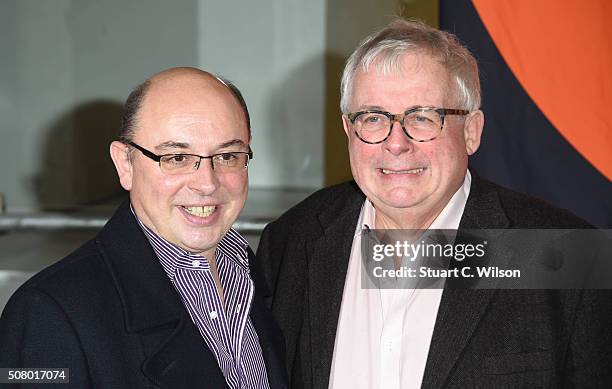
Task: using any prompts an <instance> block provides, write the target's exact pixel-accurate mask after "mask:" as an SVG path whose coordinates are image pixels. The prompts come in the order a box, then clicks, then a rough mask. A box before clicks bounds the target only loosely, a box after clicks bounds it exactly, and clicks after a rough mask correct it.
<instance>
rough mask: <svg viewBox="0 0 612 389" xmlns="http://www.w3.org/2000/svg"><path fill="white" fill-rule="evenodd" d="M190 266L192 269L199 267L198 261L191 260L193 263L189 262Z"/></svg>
mask: <svg viewBox="0 0 612 389" xmlns="http://www.w3.org/2000/svg"><path fill="white" fill-rule="evenodd" d="M191 265H192V266H193V267H200V261H198V260H197V259H196V260H193V261H191Z"/></svg>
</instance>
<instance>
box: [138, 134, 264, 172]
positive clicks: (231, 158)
mask: <svg viewBox="0 0 612 389" xmlns="http://www.w3.org/2000/svg"><path fill="white" fill-rule="evenodd" d="M128 144H129V145H130V146H133V147H134V148H136V149H137V150H139V151H140V152H141V153H142V154H143V155H144V156H146V157H149V158H151V159H152V160H154V161H155V162H157V163H159V168H160V169H161V171H162V172H164V173H165V174H190V173H193V172H195V171H196V170H198V169H199V168H200V163H201V162H202V159H210V163H211V166H212V169H213V170H214V171H218V172H236V171H239V170H243V169H246V168H247V167H248V166H249V161H250V160H251V159H253V151H252V150H251V147H250V146H249V151H227V152H224V153H219V154H213V155H209V156H203V155H196V154H183V153H175V154H163V155H157V154H155V153H153V152H151V151H149V150H147V149H145V148H144V147H142V146H140V145H137V144H136V143H134V142H128Z"/></svg>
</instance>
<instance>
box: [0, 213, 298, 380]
mask: <svg viewBox="0 0 612 389" xmlns="http://www.w3.org/2000/svg"><path fill="white" fill-rule="evenodd" d="M249 251H250V250H249ZM250 257H251V259H252V258H253V254H252V252H250ZM251 262H252V261H251ZM255 290H256V293H255V297H254V300H253V306H252V309H251V319H252V322H253V325H254V327H255V329H256V331H257V335H258V336H259V341H260V344H261V348H262V350H263V356H264V360H265V363H266V369H267V373H268V378H269V381H270V386H271V388H284V387H286V373H285V366H284V357H283V353H284V350H283V340H282V335H280V331H279V330H278V327H277V326H276V324H275V323H274V321H273V319H272V317H271V315H270V313H269V311H268V309H267V308H266V307H265V306H264V304H263V300H262V299H261V296H260V293H259V292H260V291H259V287H258V285H256V289H255ZM0 367H37V368H41V367H56V368H59V367H67V368H69V369H70V385H59V387H62V388H103V389H108V388H172V389H175V388H215V389H216V388H225V387H227V384H226V382H225V379H224V377H223V374H222V372H221V370H220V369H219V367H218V365H217V361H216V359H215V357H214V355H213V354H212V352H211V351H210V350H209V349H208V346H207V345H206V343H205V341H204V339H203V338H202V336H201V335H200V333H199V332H198V329H197V327H196V326H195V325H194V324H193V322H192V321H191V318H190V317H189V314H188V312H187V310H186V309H185V307H184V306H183V304H182V302H181V300H180V297H179V295H178V294H177V292H176V291H175V289H174V287H173V286H172V284H171V282H170V280H169V279H168V276H167V275H166V273H165V272H164V270H163V268H162V266H161V264H160V263H159V260H158V259H157V257H156V255H155V253H154V251H153V249H152V247H151V245H150V244H149V242H148V240H147V238H146V236H145V235H144V234H143V232H142V230H141V229H140V227H139V226H138V224H137V222H136V219H135V218H134V216H133V214H132V212H131V211H130V207H129V203H128V202H125V203H124V204H122V205H121V207H120V208H119V209H118V211H117V212H116V213H115V215H114V216H113V217H112V218H111V219H110V221H109V222H108V223H107V224H106V226H105V227H104V228H103V229H102V230H101V231H100V233H99V234H98V235H97V237H96V238H94V239H93V240H91V241H89V242H87V243H86V244H85V245H84V246H82V247H81V248H79V249H78V250H76V251H75V252H74V253H72V254H71V255H69V256H68V257H66V258H64V259H62V260H61V261H59V262H58V263H56V264H54V265H52V266H50V267H49V268H47V269H45V270H43V271H41V272H40V273H38V274H37V275H35V276H34V277H33V278H32V279H30V280H29V281H28V282H26V283H25V284H24V285H23V286H21V287H20V288H19V289H18V290H17V292H15V294H14V295H13V296H12V297H11V299H10V301H9V302H8V304H7V306H6V307H5V309H4V312H3V313H2V318H1V319H0ZM28 387H31V386H28ZM41 387H43V388H48V387H49V386H48V385H42V386H41Z"/></svg>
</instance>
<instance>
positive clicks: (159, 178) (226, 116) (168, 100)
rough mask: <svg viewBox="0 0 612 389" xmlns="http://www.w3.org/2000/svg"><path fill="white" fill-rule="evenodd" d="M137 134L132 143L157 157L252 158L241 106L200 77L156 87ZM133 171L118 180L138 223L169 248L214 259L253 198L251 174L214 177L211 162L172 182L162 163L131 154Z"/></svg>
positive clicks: (163, 82) (164, 81) (140, 117)
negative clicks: (247, 154) (241, 154)
mask: <svg viewBox="0 0 612 389" xmlns="http://www.w3.org/2000/svg"><path fill="white" fill-rule="evenodd" d="M136 128H137V129H136V132H135V136H134V142H135V143H137V144H138V145H140V146H142V147H144V148H146V149H148V150H150V151H152V152H154V153H155V154H158V155H161V154H172V153H188V154H197V155H203V156H210V155H212V154H217V153H222V152H229V151H247V150H248V143H249V138H248V132H247V127H246V123H245V118H244V115H243V112H242V110H241V108H240V106H239V105H238V103H237V101H236V99H235V98H234V97H233V96H232V95H231V93H230V92H229V90H228V89H227V88H226V87H225V86H223V85H221V84H220V83H219V82H218V81H216V80H214V79H211V78H203V76H202V75H199V74H197V75H192V77H190V76H189V74H187V75H184V74H183V75H180V77H174V78H172V77H170V79H162V80H158V81H155V80H154V83H153V85H151V87H150V90H149V91H148V93H147V95H146V97H145V99H144V101H143V105H142V107H141V110H140V112H139V115H138V122H137V127H136ZM113 158H114V157H113ZM116 163H117V162H116ZM118 169H119V168H118ZM128 170H129V171H128V172H126V173H125V174H123V175H122V174H121V172H120V178H121V183H122V185H123V187H124V188H125V189H127V190H129V191H130V200H131V202H132V205H133V207H134V210H135V212H136V214H137V215H138V217H139V218H140V220H141V221H142V222H143V223H144V224H145V225H146V226H147V227H149V228H151V229H152V230H153V231H154V232H155V233H157V234H158V235H160V236H162V237H163V238H164V239H166V240H168V241H169V242H171V243H174V244H175V245H178V246H180V247H182V248H183V249H185V250H188V251H190V252H195V253H202V254H203V255H206V256H207V257H208V258H211V257H212V255H214V250H215V247H216V245H217V243H218V242H219V241H220V240H221V238H222V237H223V235H224V234H225V233H226V232H227V230H228V229H229V228H230V227H231V225H232V224H233V223H234V221H235V220H236V219H237V218H238V215H239V213H240V211H241V210H242V208H243V206H244V203H245V201H246V197H247V186H248V173H247V170H246V169H239V170H237V171H235V172H234V171H232V172H223V171H221V172H220V171H219V170H213V169H212V167H211V161H210V159H202V161H201V164H200V167H199V169H198V170H197V171H194V172H193V173H191V174H182V175H168V174H165V173H163V172H162V171H161V169H160V167H159V164H158V163H157V162H155V161H153V160H151V159H149V158H147V157H146V156H144V155H143V154H142V153H141V152H140V151H138V150H132V161H131V166H130V168H129V169H128Z"/></svg>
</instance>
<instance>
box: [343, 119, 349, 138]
mask: <svg viewBox="0 0 612 389" xmlns="http://www.w3.org/2000/svg"><path fill="white" fill-rule="evenodd" d="M350 125H351V121H350V120H349V118H347V117H346V116H344V115H342V127H343V128H344V133H345V134H346V137H347V138H349V139H351V132H350V128H351V127H350Z"/></svg>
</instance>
